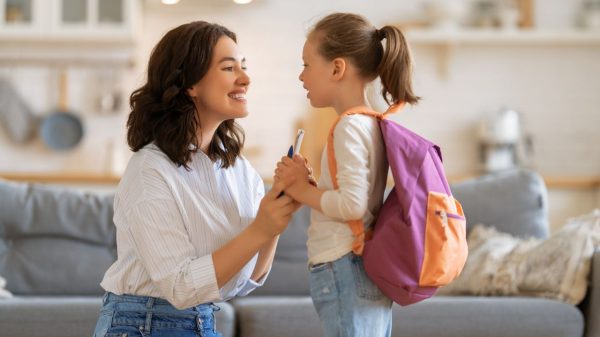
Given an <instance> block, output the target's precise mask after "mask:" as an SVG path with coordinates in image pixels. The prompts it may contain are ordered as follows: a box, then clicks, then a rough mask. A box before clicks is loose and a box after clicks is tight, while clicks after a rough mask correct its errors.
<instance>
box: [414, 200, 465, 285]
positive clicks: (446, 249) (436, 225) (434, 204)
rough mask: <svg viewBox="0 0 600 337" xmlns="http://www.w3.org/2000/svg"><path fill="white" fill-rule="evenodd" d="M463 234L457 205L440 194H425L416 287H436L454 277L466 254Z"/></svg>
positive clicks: (461, 218)
mask: <svg viewBox="0 0 600 337" xmlns="http://www.w3.org/2000/svg"><path fill="white" fill-rule="evenodd" d="M466 231H467V229H466V221H465V215H464V213H463V210H462V207H461V205H460V203H459V202H458V201H457V200H456V199H454V197H452V196H449V195H446V194H444V193H438V192H429V195H428V198H427V219H426V224H425V245H424V256H423V265H422V268H421V275H420V277H419V285H420V286H427V287H440V286H444V285H446V284H448V283H450V282H451V281H452V280H454V279H455V278H456V277H458V275H459V274H460V272H461V270H462V268H463V266H464V264H465V261H466V259H467V254H468V248H467V238H466V237H467V234H466Z"/></svg>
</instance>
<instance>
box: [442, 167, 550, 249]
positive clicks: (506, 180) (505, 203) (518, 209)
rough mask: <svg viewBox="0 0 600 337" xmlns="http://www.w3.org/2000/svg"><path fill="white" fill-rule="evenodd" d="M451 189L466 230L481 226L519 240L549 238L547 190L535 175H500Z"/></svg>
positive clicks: (517, 172)
mask: <svg viewBox="0 0 600 337" xmlns="http://www.w3.org/2000/svg"><path fill="white" fill-rule="evenodd" d="M451 189H452V194H453V195H454V197H455V198H456V199H457V200H458V201H459V202H460V203H461V204H462V206H463V210H464V212H465V216H466V218H467V230H470V229H471V228H472V227H473V226H474V225H476V224H480V223H482V224H486V225H488V226H494V227H496V228H497V229H498V230H499V231H501V232H504V233H509V234H512V235H515V236H519V237H536V238H546V237H548V234H549V225H548V197H547V191H546V186H545V184H544V181H543V179H542V178H541V177H540V176H539V175H538V174H537V173H535V172H533V171H529V170H525V169H515V170H509V171H503V172H498V173H494V174H489V175H485V176H482V177H479V178H475V179H471V180H468V181H464V182H461V183H456V184H453V185H451Z"/></svg>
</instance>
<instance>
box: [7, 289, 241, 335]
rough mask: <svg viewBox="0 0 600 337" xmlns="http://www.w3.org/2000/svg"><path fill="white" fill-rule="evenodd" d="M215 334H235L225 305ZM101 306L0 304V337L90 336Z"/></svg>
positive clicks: (80, 301) (69, 300)
mask: <svg viewBox="0 0 600 337" xmlns="http://www.w3.org/2000/svg"><path fill="white" fill-rule="evenodd" d="M217 305H218V306H219V307H220V308H221V310H220V311H218V312H217V313H215V320H216V322H217V330H218V331H219V332H221V333H222V334H223V337H233V336H234V334H235V314H234V311H233V307H232V306H231V305H230V304H229V303H217ZM101 306H102V298H101V297H77V296H70V297H29V296H28V297H22V296H17V297H14V298H12V299H8V300H1V301H0V327H2V328H1V329H0V337H15V336H27V337H81V336H91V335H92V333H93V332H94V328H95V326H96V321H97V320H98V316H99V314H100V308H101Z"/></svg>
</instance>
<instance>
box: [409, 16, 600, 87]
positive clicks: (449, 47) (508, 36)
mask: <svg viewBox="0 0 600 337" xmlns="http://www.w3.org/2000/svg"><path fill="white" fill-rule="evenodd" d="M406 38H407V40H408V43H409V44H410V45H411V46H413V47H415V48H418V47H420V46H425V47H430V46H431V47H434V48H437V49H438V51H437V55H438V60H437V63H438V65H437V68H438V74H439V76H440V78H443V79H447V78H448V73H449V68H450V64H451V60H452V58H453V56H454V53H455V51H456V50H457V49H458V48H461V47H465V46H477V47H503V48H506V47H538V48H539V47H553V48H556V47H561V48H562V47H571V48H573V47H577V48H590V47H591V48H594V49H596V48H599V47H600V33H599V32H598V31H586V30H575V29H567V30H536V29H530V30H526V29H522V30H510V31H506V30H500V29H491V28H490V29H475V28H459V29H452V30H441V29H432V28H429V29H424V28H413V29H407V30H406Z"/></svg>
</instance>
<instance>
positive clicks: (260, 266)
mask: <svg viewBox="0 0 600 337" xmlns="http://www.w3.org/2000/svg"><path fill="white" fill-rule="evenodd" d="M277 241H279V235H277V236H276V237H274V238H273V239H271V240H270V241H268V242H267V243H266V244H265V245H264V246H262V248H261V249H260V251H259V252H258V260H257V261H256V266H255V267H254V271H253V272H252V276H250V279H251V280H252V281H254V282H259V280H260V279H262V278H263V277H264V276H265V275H266V274H267V272H268V271H269V269H270V268H271V265H272V264H273V259H274V258H275V248H277Z"/></svg>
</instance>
